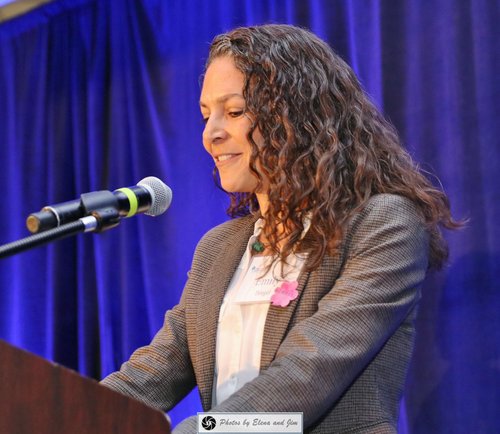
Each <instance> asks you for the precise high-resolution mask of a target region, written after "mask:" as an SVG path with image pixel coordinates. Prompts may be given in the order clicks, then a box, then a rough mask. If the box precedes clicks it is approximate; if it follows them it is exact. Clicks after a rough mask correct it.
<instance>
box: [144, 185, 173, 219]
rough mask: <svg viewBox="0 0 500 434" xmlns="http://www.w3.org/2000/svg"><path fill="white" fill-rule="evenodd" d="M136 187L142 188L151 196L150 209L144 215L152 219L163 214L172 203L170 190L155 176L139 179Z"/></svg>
mask: <svg viewBox="0 0 500 434" xmlns="http://www.w3.org/2000/svg"><path fill="white" fill-rule="evenodd" d="M137 185H139V186H141V187H144V188H145V189H146V190H148V191H149V193H150V194H151V208H149V209H148V211H147V212H145V213H144V214H146V215H150V216H153V217H155V216H157V215H160V214H163V213H164V212H165V211H166V210H167V209H168V207H169V206H170V204H171V203H172V190H171V189H170V187H169V186H168V185H167V184H165V183H164V182H163V181H162V180H160V179H158V178H156V177H155V176H148V177H146V178H144V179H141V180H140V181H139V182H138V183H137Z"/></svg>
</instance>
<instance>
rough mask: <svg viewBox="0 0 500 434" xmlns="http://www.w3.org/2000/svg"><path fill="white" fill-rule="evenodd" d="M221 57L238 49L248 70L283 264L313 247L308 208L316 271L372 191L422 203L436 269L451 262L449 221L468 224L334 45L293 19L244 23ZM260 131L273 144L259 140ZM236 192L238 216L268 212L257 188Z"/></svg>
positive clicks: (220, 43)
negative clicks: (307, 224)
mask: <svg viewBox="0 0 500 434" xmlns="http://www.w3.org/2000/svg"><path fill="white" fill-rule="evenodd" d="M221 56H230V57H231V58H232V59H233V60H234V62H235V65H236V67H237V68H238V69H239V70H240V71H241V72H242V73H243V74H244V77H245V84H244V89H243V96H244V98H245V101H246V110H247V111H248V112H249V113H250V114H251V118H252V120H253V124H252V127H251V129H250V131H249V133H248V140H249V142H250V144H251V147H252V156H251V161H250V168H251V170H252V172H253V173H254V174H255V176H256V177H257V178H258V179H259V186H261V185H262V183H263V179H266V185H269V189H268V196H269V208H268V210H267V212H266V214H265V215H264V216H263V217H264V219H265V227H264V235H265V237H266V239H267V242H268V243H269V245H270V248H271V249H272V251H274V252H275V253H276V254H277V255H278V257H279V258H280V259H281V260H282V261H284V260H285V258H286V257H287V256H288V255H289V254H290V253H291V252H292V251H295V250H297V248H299V249H300V247H304V246H300V243H301V241H300V236H301V233H302V231H303V222H304V217H305V215H307V214H309V215H310V217H311V221H312V223H313V224H312V225H311V228H310V230H309V232H308V235H307V237H306V238H307V247H308V248H307V250H310V255H311V261H310V267H309V269H310V270H312V269H314V268H317V266H318V265H319V264H320V262H321V260H322V258H323V256H324V255H325V254H327V253H328V254H334V253H335V251H336V249H338V247H339V245H340V243H341V242H342V240H343V237H344V233H345V230H346V226H347V225H348V223H349V221H350V219H351V218H352V217H353V216H354V215H355V214H356V213H358V212H359V211H360V210H361V209H362V208H363V207H364V206H365V204H366V203H367V201H368V200H369V198H370V197H372V196H373V195H375V194H378V193H394V194H399V195H402V196H405V197H407V198H409V199H411V200H412V201H413V202H414V203H416V204H417V205H418V207H419V209H420V210H421V212H422V214H423V216H424V218H425V221H426V224H427V227H428V230H429V233H430V234H431V242H430V260H429V263H430V266H434V267H439V266H441V265H442V264H443V262H444V261H445V260H446V258H447V256H448V249H447V245H446V243H445V241H444V239H443V237H442V235H441V231H440V226H443V227H446V228H449V229H454V228H457V227H459V226H460V225H461V223H460V222H457V221H455V220H453V218H452V216H451V213H450V206H449V202H448V199H447V197H446V195H445V194H444V193H443V192H442V191H441V190H439V189H437V188H435V187H434V186H433V185H432V183H431V182H430V181H429V180H428V179H427V178H426V177H425V176H424V175H423V174H422V173H421V172H420V170H419V169H418V167H417V166H416V164H415V163H414V162H413V161H412V159H411V157H410V155H409V154H408V153H407V152H406V151H405V150H404V149H403V147H402V146H401V143H400V140H399V137H398V134H397V132H396V130H395V128H394V127H393V126H392V125H391V124H390V123H389V122H388V121H387V120H386V119H385V118H384V117H383V116H382V115H381V113H380V112H379V111H378V110H377V108H376V107H375V105H374V104H373V103H372V102H371V100H370V98H369V97H368V95H367V94H366V93H365V92H364V90H363V89H362V86H361V84H360V83H359V80H358V79H357V77H356V75H355V74H354V72H353V71H352V69H351V68H350V67H349V66H348V65H347V64H346V63H345V62H344V61H343V60H342V59H341V58H340V57H339V56H338V55H337V54H336V53H334V52H333V50H332V49H331V48H330V47H329V45H328V44H326V43H325V42H324V41H322V40H321V39H319V38H318V37H317V36H315V35H314V34H312V33H311V32H309V31H307V30H305V29H302V28H299V27H295V26H290V25H275V24H272V25H262V26H252V27H241V28H236V29H234V30H232V31H230V32H228V33H225V34H221V35H219V36H216V37H215V39H214V40H213V42H212V44H211V47H210V52H209V57H208V60H207V63H206V67H208V66H209V65H210V63H211V62H212V61H213V60H214V59H215V58H217V57H221ZM257 130H258V131H259V132H260V134H261V136H262V138H263V143H264V145H263V146H258V145H257V143H256V142H255V140H254V138H253V136H254V132H255V131H257ZM257 162H258V170H257ZM259 186H258V187H257V189H256V190H257V191H258V190H259ZM230 197H231V204H230V207H229V209H228V214H229V215H231V216H233V217H234V216H238V215H245V214H248V213H250V212H255V211H256V210H258V202H257V200H256V196H255V193H231V194H230ZM278 226H280V227H282V228H284V229H285V231H284V233H283V231H278V230H277V228H278ZM280 234H281V235H280ZM280 242H283V243H284V245H283V247H282V249H279V248H278V244H279V243H280ZM311 246H313V248H310V247H311Z"/></svg>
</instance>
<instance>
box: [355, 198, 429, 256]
mask: <svg viewBox="0 0 500 434" xmlns="http://www.w3.org/2000/svg"><path fill="white" fill-rule="evenodd" d="M428 238H429V234H428V229H427V226H426V223H425V218H424V216H423V214H422V212H421V210H420V208H419V207H418V205H417V204H415V203H414V202H413V201H412V200H410V199H408V198H406V197H404V196H400V195H396V194H377V195H374V196H373V197H371V198H370V199H369V200H368V201H367V203H366V204H365V206H364V207H363V208H362V209H361V210H360V211H359V212H358V213H356V215H355V216H354V217H353V218H352V220H351V222H350V224H349V226H348V228H347V231H346V236H345V242H346V243H347V245H348V246H349V245H350V247H351V248H352V247H354V245H356V244H359V243H361V244H365V243H366V242H369V241H370V244H372V245H374V244H377V245H379V246H381V245H384V244H386V243H387V244H388V243H389V241H388V240H391V242H395V243H397V242H402V241H403V240H404V242H405V243H410V244H418V245H420V247H423V246H426V245H427V243H428ZM365 245H366V244H365Z"/></svg>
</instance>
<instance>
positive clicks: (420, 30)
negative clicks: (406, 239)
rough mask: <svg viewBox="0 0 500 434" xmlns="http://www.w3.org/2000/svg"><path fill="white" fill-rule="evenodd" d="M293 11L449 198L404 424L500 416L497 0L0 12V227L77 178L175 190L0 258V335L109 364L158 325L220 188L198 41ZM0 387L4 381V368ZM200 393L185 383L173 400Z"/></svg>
mask: <svg viewBox="0 0 500 434" xmlns="http://www.w3.org/2000/svg"><path fill="white" fill-rule="evenodd" d="M268 22H281V23H291V24H298V25H301V26H305V27H308V28H310V29H311V30H313V31H314V32H315V33H317V34H318V35H319V36H321V37H322V38H324V39H325V40H327V41H328V42H329V43H330V44H331V45H332V46H333V47H334V48H335V49H336V50H337V51H338V52H339V53H340V54H341V55H342V56H343V57H344V58H345V59H346V60H347V61H348V62H349V63H350V64H351V65H352V66H353V67H354V69H355V70H356V72H357V73H358V75H359V77H360V78H361V80H362V82H363V84H364V86H365V87H366V89H367V90H368V92H369V93H370V94H371V95H372V96H373V98H374V100H375V101H376V102H377V103H378V105H379V106H380V107H381V109H382V110H383V111H384V112H385V113H386V114H387V115H388V116H389V117H390V118H391V119H392V121H393V122H394V123H395V124H396V126H397V127H398V129H399V131H400V132H401V135H402V137H403V139H404V143H405V145H406V146H407V147H408V149H409V150H410V152H411V153H412V154H413V155H414V157H415V159H416V160H417V161H419V162H420V163H421V166H422V168H423V169H424V170H429V171H430V172H433V173H436V174H437V175H438V177H439V180H438V179H436V182H441V183H442V185H443V187H444V189H445V190H446V191H447V192H448V194H449V196H450V198H451V202H452V208H453V211H454V214H455V215H456V216H457V217H469V218H470V224H469V226H468V227H467V228H466V229H465V230H463V231H461V232H459V233H453V234H447V238H448V239H449V242H450V247H451V258H450V262H449V265H448V267H447V268H445V269H444V270H443V271H441V272H439V273H432V274H431V275H430V276H429V278H428V280H427V282H426V286H425V292H424V298H423V301H422V305H421V309H420V315H419V319H418V323H417V327H418V336H417V342H416V351H415V357H414V360H413V364H412V367H411V371H410V375H409V380H408V385H407V389H406V393H405V399H404V402H403V406H402V413H401V420H400V432H401V433H412V434H433V433H436V434H437V433H439V434H442V433H453V434H456V433H498V432H499V430H500V411H499V408H500V396H499V394H500V315H499V311H500V285H499V283H498V276H500V251H499V247H498V246H499V245H500V226H499V224H498V221H499V220H500V187H499V186H500V182H499V181H498V174H499V172H500V158H499V157H500V144H499V136H500V122H499V119H500V102H499V101H500V81H499V77H500V35H499V30H498V23H499V22H500V2H499V1H494V0H489V1H488V0H477V1H472V0H468V1H467V0H461V1H455V0H436V1H420V0H414V1H401V2H390V1H385V2H384V1H366V0H351V1H347V0H346V1H326V0H325V1H320V0H310V1H300V0H296V1H284V0H283V1H279V0H275V1H272V0H269V1H241V2H227V1H225V0H217V1H216V0H212V1H206V0H182V1H181V0H178V1H174V0H170V1H167V0H149V1H148V0H142V1H137V0H136V1H132V0H120V1H118V0H117V1H112V0H108V1H96V0H94V1H92V0H87V1H84V0H71V1H63V0H60V1H56V2H53V3H50V4H48V5H46V6H44V7H42V8H39V9H36V10H34V11H32V12H30V13H28V14H27V15H25V16H22V17H19V18H17V19H14V20H11V21H8V22H4V23H2V24H0V164H1V167H0V169H1V170H0V185H1V186H2V189H3V200H2V202H3V205H2V212H1V213H0V244H4V243H7V242H10V241H13V240H16V239H19V238H22V237H25V236H27V235H28V232H27V230H26V229H25V227H24V220H25V218H26V216H27V215H28V214H30V213H31V212H34V211H38V210H39V209H40V208H41V207H42V206H44V205H47V204H51V203H57V202H61V201H66V200H70V199H73V198H76V197H78V196H79V195H80V194H81V193H83V192H87V191H92V190H98V189H115V188H118V187H122V186H128V185H133V184H135V183H137V182H138V181H139V180H140V179H142V178H143V177H145V176H149V175H154V176H158V177H159V178H161V179H163V180H165V182H167V183H168V184H169V185H170V186H171V187H172V189H173V191H174V200H173V203H172V206H171V208H170V210H169V211H168V212H167V214H166V215H164V216H161V217H157V218H154V219H153V218H148V217H146V216H139V217H136V218H134V219H130V220H126V221H123V222H122V224H121V225H120V227H119V228H116V229H114V230H113V231H110V232H107V233H104V234H101V235H79V236H77V237H75V238H72V239H66V240H63V241H59V242H57V243H53V244H52V245H50V246H47V247H42V248H37V249H34V250H32V251H30V252H26V253H23V254H19V255H17V256H14V257H11V258H7V259H3V260H0V338H1V339H4V340H7V341H9V342H11V343H12V344H14V345H17V346H19V347H22V348H25V349H27V350H30V351H32V352H34V353H37V354H39V355H41V356H43V357H45V358H47V359H50V360H54V361H57V362H58V363H61V364H63V365H66V366H68V367H70V368H73V369H75V370H78V371H79V372H81V373H82V374H83V375H86V376H91V377H94V378H102V377H103V376H104V375H106V374H108V373H109V372H111V371H113V370H115V369H117V368H118V367H119V365H120V363H121V362H123V361H124V360H126V359H127V358H128V357H129V355H130V354H131V352H132V351H133V350H134V349H135V348H136V347H138V346H140V345H144V344H146V343H147V342H149V340H150V339H151V337H152V336H153V334H154V333H155V332H156V330H157V329H158V328H159V327H160V326H161V324H162V321H163V315H164V312H165V311H166V310H167V309H168V308H169V307H171V306H172V305H173V304H175V303H176V302H177V301H178V299H179V296H180V293H181V290H182V287H183V284H184V281H185V277H186V272H187V270H188V269H189V266H190V261H191V255H192V252H193V249H194V246H195V244H196V242H197V241H198V239H199V238H200V237H201V235H202V234H203V233H204V232H205V231H206V230H207V229H209V228H210V227H212V226H214V225H215V224H217V223H220V222H221V221H223V220H224V219H225V218H226V217H225V213H224V210H225V207H226V205H227V200H226V198H225V197H224V195H223V194H222V193H221V192H220V191H218V190H217V189H216V188H215V187H214V185H213V182H212V177H211V171H212V163H211V161H210V158H208V156H207V155H205V153H204V151H203V149H202V145H201V131H202V123H201V116H200V115H199V111H198V103H197V101H198V97H199V87H200V86H199V82H200V75H201V73H202V67H203V63H204V59H205V58H206V55H207V49H208V46H209V42H210V41H211V39H212V38H213V36H214V35H216V34H217V33H220V32H222V31H225V30H228V29H230V28H232V27H235V26H237V25H247V24H261V23H268ZM0 387H2V385H0ZM198 409H199V404H198V398H197V395H196V392H195V393H193V394H192V395H191V396H190V397H189V398H188V399H187V400H185V401H184V402H183V403H182V404H181V405H179V406H178V407H177V408H176V409H175V410H174V411H172V412H171V417H172V418H173V420H174V423H175V422H177V421H178V420H180V419H181V418H183V417H185V416H186V415H188V414H192V413H194V412H196V411H197V410H198Z"/></svg>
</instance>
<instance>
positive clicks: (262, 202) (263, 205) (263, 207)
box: [255, 193, 269, 216]
mask: <svg viewBox="0 0 500 434" xmlns="http://www.w3.org/2000/svg"><path fill="white" fill-rule="evenodd" d="M255 196H257V202H259V209H260V213H261V214H262V215H263V216H264V215H266V213H267V209H268V208H269V197H268V196H267V194H265V193H256V194H255Z"/></svg>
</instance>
